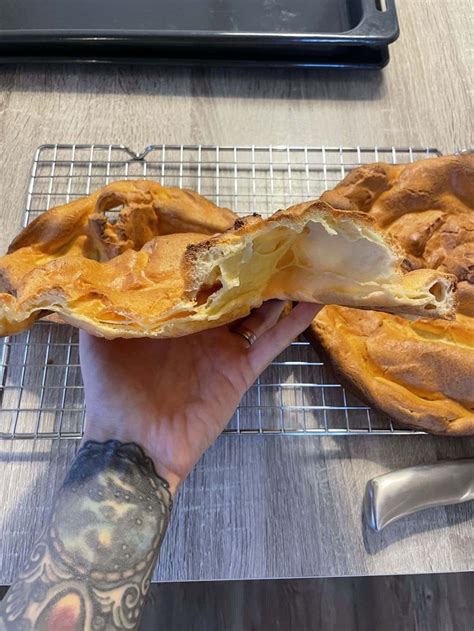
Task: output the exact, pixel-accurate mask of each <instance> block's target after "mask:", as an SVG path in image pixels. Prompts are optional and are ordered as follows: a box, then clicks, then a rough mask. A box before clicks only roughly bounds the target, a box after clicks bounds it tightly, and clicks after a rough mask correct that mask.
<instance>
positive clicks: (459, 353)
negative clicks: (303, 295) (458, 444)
mask: <svg viewBox="0 0 474 631" xmlns="http://www.w3.org/2000/svg"><path fill="white" fill-rule="evenodd" d="M308 336H309V338H310V340H311V341H312V342H313V343H314V344H315V345H316V347H317V348H318V349H319V350H321V349H322V350H323V352H324V354H325V355H326V356H327V357H329V358H330V360H331V364H332V366H333V367H334V369H335V370H336V372H337V373H338V375H339V376H340V377H341V379H342V381H344V382H346V383H347V384H348V385H349V387H350V388H351V389H352V390H353V391H354V392H355V393H356V394H357V395H358V396H359V397H360V398H361V399H363V400H364V401H366V402H367V403H368V404H370V405H372V406H374V407H377V408H379V409H380V410H382V411H383V412H385V413H386V414H389V415H390V416H391V417H392V418H393V419H395V420H396V421H399V422H400V423H402V424H403V425H408V426H410V427H415V428H417V429H424V430H426V431H428V432H432V433H435V434H449V435H473V434H474V319H473V318H470V317H469V316H464V315H462V314H459V315H458V316H457V318H456V320H454V321H451V322H447V321H444V320H416V321H410V320H406V319H405V318H401V317H398V316H394V315H390V314H387V313H377V312H375V311H361V310H360V309H348V308H345V307H337V306H328V307H325V308H324V309H323V310H322V311H321V312H320V313H319V314H318V317H317V318H316V319H315V320H314V322H313V324H312V326H311V329H310V330H309V331H308Z"/></svg>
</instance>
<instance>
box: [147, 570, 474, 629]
mask: <svg viewBox="0 0 474 631" xmlns="http://www.w3.org/2000/svg"><path fill="white" fill-rule="evenodd" d="M473 590H474V574H472V573H469V574H468V573H465V574H441V575H420V576H394V577H376V578H374V577H372V578H352V579H318V580H292V581H289V580H281V581H233V582H221V583H214V582H210V583H172V584H170V583H167V584H164V585H154V586H153V587H152V589H151V592H150V594H149V598H148V601H147V604H146V606H145V610H144V613H143V618H142V624H141V626H140V631H152V630H154V629H163V630H164V631H178V630H179V631H181V630H182V629H186V631H223V630H224V629H225V631H253V630H255V631H257V630H258V631H292V630H298V631H315V630H316V629H321V630H323V631H341V630H344V631H373V630H374V629H381V630H382V629H383V631H471V629H472V628H473V626H474V601H473V599H472V592H473Z"/></svg>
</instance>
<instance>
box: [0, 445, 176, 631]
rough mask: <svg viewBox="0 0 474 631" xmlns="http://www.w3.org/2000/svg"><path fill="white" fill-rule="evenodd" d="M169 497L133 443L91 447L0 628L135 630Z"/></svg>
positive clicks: (75, 468) (0, 617)
mask: <svg viewBox="0 0 474 631" xmlns="http://www.w3.org/2000/svg"><path fill="white" fill-rule="evenodd" d="M170 510H171V496H170V492H169V488H168V483H167V482H166V481H165V480H163V479H162V478H160V477H159V476H158V475H157V474H156V472H155V469H154V467H153V463H152V461H151V460H150V459H149V458H147V457H146V456H145V454H144V453H143V451H142V450H141V448H140V447H138V446H137V445H135V444H132V443H127V444H123V443H120V442H118V441H108V442H106V443H96V442H92V441H90V442H87V443H86V444H85V445H84V446H83V447H82V448H81V449H80V451H79V452H78V454H77V456H76V458H75V460H74V463H73V465H72V467H71V469H70V471H69V474H68V476H67V478H66V480H65V481H64V484H63V486H62V487H61V490H60V492H59V494H58V497H57V499H56V503H55V507H54V510H53V512H52V515H51V519H50V522H49V524H48V526H47V528H46V530H45V532H44V534H43V536H42V537H41V539H40V540H39V541H38V542H37V543H36V545H35V547H34V549H33V551H32V553H31V555H30V557H29V560H28V562H27V563H26V565H25V566H24V567H23V568H22V570H21V572H20V574H19V576H18V578H17V580H16V582H15V583H14V584H13V586H12V587H11V588H10V590H9V592H8V593H7V595H6V597H5V599H4V602H3V603H2V610H1V611H0V629H2V628H3V629H7V630H10V629H14V630H15V631H27V630H29V629H40V630H45V631H46V630H47V631H59V630H60V631H73V630H74V631H79V630H82V629H84V630H89V629H91V630H93V631H109V630H114V629H136V628H137V626H138V622H139V618H140V613H141V609H142V606H143V602H144V599H145V596H146V593H147V591H148V587H149V584H150V576H151V573H152V571H153V567H154V564H155V561H156V558H157V556H158V552H159V549H160V545H161V541H162V538H163V535H164V533H165V530H166V526H167V524H168V518H169V513H170Z"/></svg>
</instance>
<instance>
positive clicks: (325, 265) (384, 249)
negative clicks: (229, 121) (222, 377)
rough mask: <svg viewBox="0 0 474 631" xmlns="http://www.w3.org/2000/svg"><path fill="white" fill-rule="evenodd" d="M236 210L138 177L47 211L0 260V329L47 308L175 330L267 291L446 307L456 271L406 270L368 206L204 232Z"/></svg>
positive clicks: (303, 211)
mask: <svg viewBox="0 0 474 631" xmlns="http://www.w3.org/2000/svg"><path fill="white" fill-rule="evenodd" d="M117 203H123V204H124V206H125V208H124V210H122V213H121V215H120V217H119V219H118V221H117V222H116V223H115V224H112V223H111V222H110V221H108V220H105V219H104V217H103V211H104V210H106V209H107V208H110V207H111V206H114V205H117ZM234 218H235V217H234V216H233V213H231V212H230V211H228V210H225V209H224V210H223V209H218V208H217V207H215V206H214V205H213V204H211V203H210V202H208V201H207V200H204V199H203V198H201V197H200V196H198V195H197V194H192V193H190V192H187V191H179V189H164V188H162V187H160V186H159V185H157V184H155V183H152V182H145V181H139V182H132V183H130V182H119V183H115V184H113V185H110V186H109V187H107V188H106V189H105V190H103V191H99V192H98V193H96V194H95V195H93V196H91V197H89V198H86V199H83V200H79V201H77V202H74V203H73V204H69V205H67V206H63V207H61V208H57V209H53V210H51V211H49V212H48V213H46V214H45V215H43V216H42V217H40V219H39V220H37V221H36V222H34V223H33V224H32V225H31V226H30V227H29V228H27V229H26V230H25V231H24V232H23V233H22V234H20V235H19V237H17V239H15V241H14V242H13V244H12V246H11V247H10V250H9V254H8V255H7V256H5V257H3V258H2V259H0V271H1V274H2V277H3V291H4V293H3V294H0V333H1V334H3V335H5V334H9V333H13V332H17V331H20V330H23V329H25V328H27V327H29V326H31V324H32V322H33V321H34V319H35V318H37V317H41V316H43V315H45V312H46V313H48V312H54V313H55V314H56V315H57V316H59V317H60V318H61V319H62V320H63V321H65V322H69V323H71V324H73V325H75V326H79V327H81V328H83V329H85V330H87V331H89V332H91V333H93V334H95V335H100V336H104V337H108V338H114V337H178V336H182V335H187V334H189V333H193V332H197V331H200V330H203V329H206V328H210V327H215V326H219V325H221V324H225V323H228V322H231V321H233V320H236V319H238V318H241V317H244V316H246V315H248V314H249V313H250V311H251V309H253V308H255V307H258V306H259V305H261V304H262V302H263V301H264V300H269V299H272V298H279V299H281V300H305V301H311V302H322V303H326V304H331V303H338V304H343V305H349V306H358V307H364V308H377V309H384V310H389V311H391V312H401V313H410V314H414V315H418V316H420V315H423V316H424V317H446V318H449V317H452V316H453V314H454V310H455V279H454V277H453V276H450V275H446V274H444V273H441V272H437V271H433V270H415V271H412V272H409V273H405V272H404V270H403V269H402V267H403V256H402V255H401V253H400V252H399V251H398V249H397V248H396V247H395V246H394V245H393V244H392V242H391V240H390V239H387V238H385V237H384V236H383V235H382V234H381V233H380V232H379V231H378V230H377V229H376V228H375V227H374V225H373V221H372V220H371V219H370V218H367V217H366V216H365V215H364V214H361V213H357V212H345V211H340V210H334V209H333V208H331V207H330V206H328V205H327V204H325V203H324V202H321V201H316V202H307V203H305V204H300V205H297V206H293V207H291V208H289V209H287V210H283V211H279V212H277V213H275V214H274V215H273V216H272V217H270V218H268V219H262V218H261V217H259V216H258V215H256V216H252V217H248V218H244V219H238V220H237V221H235V224H234V225H233V227H232V228H229V229H228V230H226V231H225V232H223V233H222V234H218V235H216V236H214V237H211V238H209V233H210V232H215V231H216V228H218V227H222V224H228V223H230V221H231V220H232V221H233V220H234ZM205 231H206V232H205ZM154 234H157V235H158V236H152V235H154ZM150 237H152V238H150Z"/></svg>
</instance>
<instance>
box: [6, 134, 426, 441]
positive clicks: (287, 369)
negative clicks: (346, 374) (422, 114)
mask: <svg viewBox="0 0 474 631" xmlns="http://www.w3.org/2000/svg"><path fill="white" fill-rule="evenodd" d="M435 155H439V152H438V151H437V150H436V149H431V148H426V149H413V148H405V149H396V148H394V147H381V148H363V147H357V148H348V147H338V148H333V147H286V146H269V147H253V146H252V147H243V146H242V147H238V146H235V147H234V146H232V147H227V146H226V147H217V146H203V145H192V146H187V145H150V146H149V147H147V148H146V149H145V150H144V151H142V152H141V153H136V152H135V151H133V150H131V149H130V148H128V147H125V146H123V145H43V146H41V147H39V148H38V150H37V151H36V154H35V157H34V161H33V167H32V174H31V180H30V183H29V188H28V198H27V204H26V209H25V214H24V225H27V224H28V223H29V222H30V221H31V220H33V219H34V218H35V217H36V216H38V215H39V214H40V213H42V212H44V211H45V210H47V209H48V208H50V207H53V206H56V205H59V204H64V203H66V202H69V201H71V200H73V199H75V198H77V197H80V196H83V195H87V194H88V193H90V192H92V191H94V190H95V189H97V188H99V187H101V186H104V185H105V184H107V183H109V182H111V181H113V180H116V179H126V178H131V179H133V178H151V179H156V180H159V181H160V182H161V183H162V184H164V185H168V186H171V185H174V186H179V187H185V188H191V189H194V190H196V191H198V192H199V193H201V194H203V195H205V196H206V197H208V198H209V199H211V200H213V201H214V202H215V203H216V204H218V205H221V206H228V207H230V208H232V209H234V210H235V211H236V212H238V213H239V214H242V215H246V214H249V213H251V212H259V213H260V214H262V215H268V214H271V213H272V212H274V211H275V210H277V209H278V208H283V207H287V206H289V205H291V204H292V203H296V202H299V201H304V200H305V199H312V198H315V197H318V196H319V195H320V194H321V193H322V192H323V191H324V190H326V189H327V188H330V187H332V186H334V185H335V184H336V183H337V182H338V181H339V180H340V179H342V178H343V177H344V176H345V175H346V174H347V173H348V172H349V171H350V170H351V169H352V168H354V167H356V166H358V165H359V164H363V163H368V162H375V161H379V160H381V161H385V162H393V163H396V162H409V161H410V162H411V161H414V160H416V159H418V158H422V157H423V158H425V157H430V156H435ZM118 210H119V209H115V210H114V211H112V212H118ZM0 383H1V390H0V399H1V406H2V407H1V409H0V437H1V438H15V439H20V438H24V439H26V438H28V439H33V438H49V439H51V438H62V439H67V438H73V439H77V438H80V437H81V436H82V433H83V429H84V423H85V410H84V401H83V386H82V379H81V374H80V368H79V353H78V335H77V331H76V330H75V329H74V328H72V327H69V326H58V325H55V324H51V323H48V322H39V323H38V324H36V325H35V327H34V328H33V329H32V330H30V331H28V332H26V333H24V334H21V335H17V336H14V337H9V338H4V339H3V340H2V341H1V346H0ZM226 433H228V434H246V433H252V434H299V435H301V434H313V435H354V434H385V435H394V434H413V433H417V432H414V431H412V430H400V429H396V428H394V427H393V425H392V422H391V420H390V419H389V418H388V417H387V416H385V415H383V414H380V413H378V412H376V411H374V410H373V409H370V408H368V407H367V406H366V405H364V404H363V403H361V402H360V401H359V400H358V399H357V398H356V397H354V396H353V395H352V394H351V393H350V392H348V391H346V390H345V389H344V388H343V387H342V386H341V385H340V384H339V383H338V381H337V379H336V378H335V377H334V375H333V374H332V371H331V369H330V367H329V366H327V365H325V364H324V362H323V361H322V360H321V358H320V357H318V355H317V354H316V352H315V351H314V349H313V348H312V347H311V346H310V345H309V343H308V342H307V341H305V340H304V339H300V340H298V341H295V342H294V343H293V344H292V345H291V346H290V347H289V348H288V349H286V350H285V351H284V353H282V354H281V355H280V356H279V357H278V358H277V359H276V361H274V362H273V364H272V365H271V366H270V367H269V368H268V369H267V370H266V371H265V373H264V374H263V375H262V376H261V377H260V378H259V379H258V381H257V382H256V383H255V384H254V386H252V388H251V389H250V390H249V392H248V393H247V394H246V395H245V396H244V398H243V400H242V402H241V405H240V407H239V409H238V410H237V412H236V414H235V415H234V417H233V419H232V420H231V422H230V424H229V426H228V428H227V429H226ZM418 433H421V432H418Z"/></svg>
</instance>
